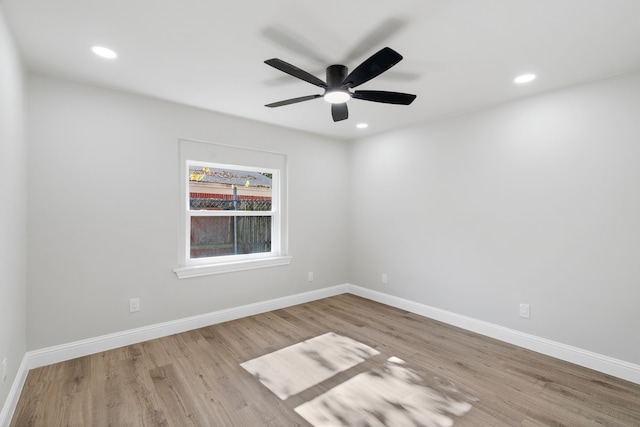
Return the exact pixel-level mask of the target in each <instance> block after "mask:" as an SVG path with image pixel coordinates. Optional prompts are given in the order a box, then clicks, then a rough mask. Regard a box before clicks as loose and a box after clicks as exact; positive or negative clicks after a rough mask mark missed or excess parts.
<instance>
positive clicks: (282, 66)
mask: <svg viewBox="0 0 640 427" xmlns="http://www.w3.org/2000/svg"><path fill="white" fill-rule="evenodd" d="M264 63H265V64H267V65H271V66H272V67H273V68H277V69H278V70H280V71H283V72H285V73H287V74H289V75H292V76H293V77H297V78H299V79H300V80H304V81H305V82H308V83H311V84H312V85H316V86H319V87H321V88H323V89H326V88H327V84H326V83H325V82H323V81H322V80H320V79H319V78H317V77H316V76H314V75H313V74H310V73H307V72H306V71H304V70H301V69H300V68H298V67H296V66H295V65H291V64H289V63H288V62H284V61H283V60H281V59H278V58H272V59H267V60H266V61H264Z"/></svg>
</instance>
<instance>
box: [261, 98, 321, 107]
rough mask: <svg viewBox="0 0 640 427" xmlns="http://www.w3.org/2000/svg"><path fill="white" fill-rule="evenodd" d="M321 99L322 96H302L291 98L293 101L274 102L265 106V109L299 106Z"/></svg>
mask: <svg viewBox="0 0 640 427" xmlns="http://www.w3.org/2000/svg"><path fill="white" fill-rule="evenodd" d="M321 97H322V95H307V96H301V97H299V98H291V99H285V100H284V101H278V102H272V103H271V104H267V105H265V107H270V108H274V107H282V106H283V105H289V104H297V103H298V102H304V101H311V100H312V99H316V98H321Z"/></svg>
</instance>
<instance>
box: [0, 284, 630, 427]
mask: <svg viewBox="0 0 640 427" xmlns="http://www.w3.org/2000/svg"><path fill="white" fill-rule="evenodd" d="M343 293H351V294H354V295H358V296H361V297H364V298H367V299H370V300H373V301H377V302H380V303H382V304H386V305H389V306H392V307H396V308H399V309H402V310H406V311H409V312H411V313H415V314H419V315H421V316H425V317H428V318H431V319H434V320H438V321H440V322H444V323H447V324H450V325H453V326H457V327H459V328H462V329H466V330H468V331H472V332H476V333H478V334H481V335H485V336H488V337H491V338H495V339H498V340H500V341H504V342H507V343H510V344H514V345H517V346H520V347H523V348H526V349H529V350H533V351H536V352H538V353H541V354H545V355H547V356H551V357H555V358H557V359H561V360H565V361H567V362H570V363H574V364H576V365H579V366H583V367H586V368H589V369H594V370H596V371H600V372H604V373H606V374H609V375H612V376H615V377H618V378H622V379H624V380H627V381H631V382H634V383H636V384H640V366H639V365H635V364H633V363H629V362H625V361H622V360H618V359H614V358H611V357H608V356H604V355H601V354H597V353H593V352H590V351H587V350H583V349H580V348H577V347H572V346H569V345H565V344H562V343H558V342H555V341H551V340H547V339H544V338H540V337H537V336H534V335H529V334H525V333H522V332H519V331H516V330H513V329H509V328H505V327H502V326H498V325H494V324H491V323H488V322H483V321H481V320H477V319H473V318H471V317H466V316H462V315H459V314H456V313H452V312H449V311H446V310H442V309H439V308H435V307H431V306H428V305H426V304H421V303H417V302H414V301H410V300H407V299H404V298H399V297H396V296H393V295H389V294H385V293H382V292H378V291H374V290H371V289H367V288H363V287H360V286H357V285H352V284H344V285H337V286H333V287H330V288H324V289H319V290H315V291H310V292H304V293H301V294H296V295H290V296H286V297H282V298H276V299H272V300H268V301H263V302H259V303H255V304H248V305H243V306H240V307H235V308H230V309H227V310H220V311H216V312H212V313H207V314H203V315H199V316H192V317H188V318H185V319H178V320H175V321H170V322H164V323H159V324H155V325H150V326H146V327H142V328H137V329H131V330H128V331H123V332H117V333H113V334H108V335H102V336H99V337H95V338H90V339H86V340H81V341H75V342H72V343H68V344H62V345H58V346H54V347H47V348H43V349H40V350H35V351H29V352H27V353H26V354H25V356H24V358H23V360H22V363H21V365H20V368H19V371H18V374H17V376H16V379H15V381H14V382H13V384H12V387H11V390H10V392H9V396H8V398H7V400H6V402H5V404H4V405H3V408H2V411H1V412H0V427H5V426H8V425H9V423H10V422H11V417H12V416H13V412H14V410H15V407H16V405H17V403H18V399H19V398H20V393H21V392H22V387H23V385H24V382H25V380H26V377H27V373H28V371H29V370H30V369H34V368H38V367H41V366H46V365H50V364H53V363H58V362H63V361H65V360H71V359H75V358H77V357H82V356H87V355H90V354H94V353H99V352H101V351H107V350H111V349H114V348H118V347H122V346H125V345H130V344H136V343H140V342H143V341H148V340H151V339H156V338H161V337H165V336H168V335H173V334H177V333H180V332H186V331H190V330H193V329H198V328H202V327H205V326H210V325H215V324H217V323H222V322H227V321H230V320H235V319H239V318H242V317H247V316H252V315H255V314H260V313H264V312H268V311H272V310H278V309H281V308H286V307H290V306H293V305H297V304H303V303H305V302H310V301H315V300H318V299H322V298H327V297H331V296H335V295H340V294H343Z"/></svg>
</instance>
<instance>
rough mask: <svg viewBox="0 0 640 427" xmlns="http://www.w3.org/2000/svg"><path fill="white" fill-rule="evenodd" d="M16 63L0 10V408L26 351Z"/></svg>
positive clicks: (22, 145)
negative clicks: (4, 369)
mask: <svg viewBox="0 0 640 427" xmlns="http://www.w3.org/2000/svg"><path fill="white" fill-rule="evenodd" d="M23 104H24V79H23V70H22V64H21V62H20V58H19V55H18V52H17V50H16V48H15V45H14V44H13V41H12V37H11V34H10V32H9V28H8V27H7V24H6V21H5V19H4V13H3V11H2V8H1V7H0V362H1V361H2V360H3V359H4V358H5V357H6V358H7V366H8V376H7V383H6V384H4V385H1V382H0V408H2V407H3V404H4V402H5V400H6V399H7V396H8V393H9V389H10V387H11V384H12V382H13V380H14V379H15V377H16V372H17V371H18V367H19V366H20V363H21V362H22V358H23V356H24V353H25V351H26V326H25V324H26V295H27V291H26V288H27V269H26V256H27V246H26V245H27V239H26V236H27V212H26V210H27V145H26V141H25V140H24V114H23V109H24V107H23Z"/></svg>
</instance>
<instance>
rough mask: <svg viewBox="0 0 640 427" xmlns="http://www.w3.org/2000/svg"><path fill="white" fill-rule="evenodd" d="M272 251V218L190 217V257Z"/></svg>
mask: <svg viewBox="0 0 640 427" xmlns="http://www.w3.org/2000/svg"><path fill="white" fill-rule="evenodd" d="M261 252H271V217H270V216H215V217H211V216H195V217H191V258H207V257H215V256H223V255H236V254H255V253H261Z"/></svg>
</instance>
